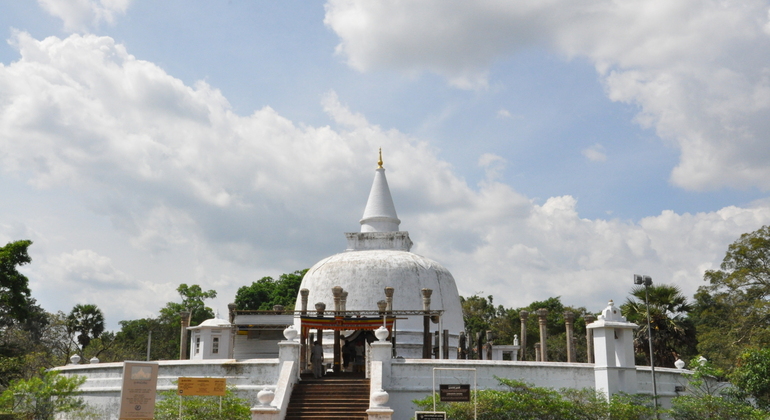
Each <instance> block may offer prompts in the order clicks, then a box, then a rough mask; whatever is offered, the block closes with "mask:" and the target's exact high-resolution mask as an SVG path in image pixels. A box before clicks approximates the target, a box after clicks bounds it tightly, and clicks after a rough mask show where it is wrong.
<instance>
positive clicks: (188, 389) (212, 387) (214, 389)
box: [177, 378, 227, 397]
mask: <svg viewBox="0 0 770 420" xmlns="http://www.w3.org/2000/svg"><path fill="white" fill-rule="evenodd" d="M226 389H227V379H225V378H179V382H178V383H177V393H178V394H179V395H185V396H190V395H197V396H211V395H213V396H217V397H224V396H225V390H226Z"/></svg>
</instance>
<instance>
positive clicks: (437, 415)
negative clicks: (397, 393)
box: [414, 411, 446, 420]
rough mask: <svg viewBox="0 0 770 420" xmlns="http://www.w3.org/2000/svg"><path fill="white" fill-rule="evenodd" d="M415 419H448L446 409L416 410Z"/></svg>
mask: <svg viewBox="0 0 770 420" xmlns="http://www.w3.org/2000/svg"><path fill="white" fill-rule="evenodd" d="M414 418H415V420H446V412H445V411H415V412H414Z"/></svg>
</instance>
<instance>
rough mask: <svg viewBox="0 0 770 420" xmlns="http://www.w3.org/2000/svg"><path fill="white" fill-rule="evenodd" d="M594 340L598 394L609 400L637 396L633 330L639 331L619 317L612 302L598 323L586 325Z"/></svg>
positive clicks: (618, 312) (600, 316) (636, 326)
mask: <svg viewBox="0 0 770 420" xmlns="http://www.w3.org/2000/svg"><path fill="white" fill-rule="evenodd" d="M586 328H588V329H590V330H592V331H593V336H594V356H595V361H594V377H595V387H596V389H597V390H600V391H602V392H604V393H605V394H606V395H607V396H608V397H609V396H612V395H614V394H617V393H619V392H624V393H626V394H635V393H636V392H637V380H636V366H635V362H634V330H635V329H637V328H639V326H638V325H636V324H634V323H633V322H628V321H626V318H625V317H623V316H622V315H620V309H618V308H616V307H615V304H614V303H613V302H612V301H610V302H609V305H608V306H607V307H606V308H605V309H604V310H603V311H602V313H601V315H599V319H597V320H596V321H595V322H593V323H591V324H589V325H586Z"/></svg>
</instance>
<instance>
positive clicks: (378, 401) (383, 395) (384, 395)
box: [371, 389, 390, 407]
mask: <svg viewBox="0 0 770 420" xmlns="http://www.w3.org/2000/svg"><path fill="white" fill-rule="evenodd" d="M389 399H390V395H389V394H388V392H387V391H385V390H384V389H378V390H377V391H374V392H372V396H371V401H372V405H373V406H375V407H382V406H384V405H385V404H386V403H387V402H388V400H389Z"/></svg>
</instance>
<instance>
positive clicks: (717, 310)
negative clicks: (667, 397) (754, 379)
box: [694, 226, 770, 370]
mask: <svg viewBox="0 0 770 420" xmlns="http://www.w3.org/2000/svg"><path fill="white" fill-rule="evenodd" d="M704 280H706V281H708V282H709V284H708V286H702V287H700V288H699V289H698V293H697V294H696V296H695V297H696V305H695V311H694V315H695V318H696V320H697V322H696V327H697V330H698V350H699V351H700V352H701V353H703V354H704V355H705V356H706V357H707V358H709V360H713V361H714V363H715V364H717V365H718V366H720V367H722V368H723V369H726V370H729V369H731V368H732V366H733V363H734V361H735V360H736V359H737V357H738V355H740V354H741V353H742V352H743V350H744V349H747V348H750V347H756V348H762V347H768V346H770V328H768V327H769V326H770V226H763V227H762V228H760V229H758V230H756V231H754V232H751V233H745V234H743V235H741V237H740V238H738V240H736V241H735V242H733V243H732V244H731V245H730V246H729V247H728V249H727V253H726V255H725V258H724V260H723V261H722V264H721V266H720V270H709V271H706V273H705V274H704Z"/></svg>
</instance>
